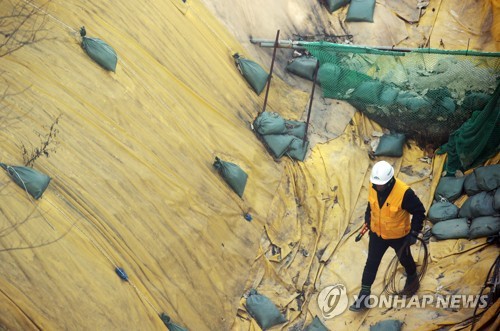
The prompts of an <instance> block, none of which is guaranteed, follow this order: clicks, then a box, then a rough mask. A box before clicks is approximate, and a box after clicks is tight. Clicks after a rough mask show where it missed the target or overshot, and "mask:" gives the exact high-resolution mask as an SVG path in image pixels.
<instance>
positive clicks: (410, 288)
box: [401, 273, 420, 297]
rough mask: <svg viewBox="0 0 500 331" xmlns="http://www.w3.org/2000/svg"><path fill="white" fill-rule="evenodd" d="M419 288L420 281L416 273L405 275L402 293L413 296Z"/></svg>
mask: <svg viewBox="0 0 500 331" xmlns="http://www.w3.org/2000/svg"><path fill="white" fill-rule="evenodd" d="M419 288H420V281H419V280H418V275H417V273H414V274H413V275H409V276H407V277H406V282H405V287H404V288H403V292H402V293H401V294H402V295H406V296H409V297H411V296H413V295H415V294H416V293H417V291H418V289H419Z"/></svg>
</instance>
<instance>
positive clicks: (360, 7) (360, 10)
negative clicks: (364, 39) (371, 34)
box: [345, 0, 376, 22]
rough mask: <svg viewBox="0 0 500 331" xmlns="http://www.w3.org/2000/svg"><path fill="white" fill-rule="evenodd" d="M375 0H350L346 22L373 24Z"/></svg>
mask: <svg viewBox="0 0 500 331" xmlns="http://www.w3.org/2000/svg"><path fill="white" fill-rule="evenodd" d="M375 2H376V1H375V0H352V1H351V4H350V5H349V9H348V10H347V16H346V18H345V21H346V22H373V12H374V11H375Z"/></svg>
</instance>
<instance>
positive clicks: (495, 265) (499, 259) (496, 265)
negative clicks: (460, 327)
mask: <svg viewBox="0 0 500 331" xmlns="http://www.w3.org/2000/svg"><path fill="white" fill-rule="evenodd" d="M494 268H495V271H494V272H493V278H498V277H499V275H498V272H499V270H500V269H499V268H500V255H499V256H497V258H496V259H495V262H493V264H492V265H491V267H490V270H489V271H488V275H486V280H485V281H484V283H483V286H482V288H481V291H480V292H479V297H481V296H482V295H483V292H484V290H485V289H486V288H487V287H488V281H489V280H490V277H491V272H492V271H493V269H494ZM495 281H498V279H493V282H495ZM494 285H497V284H495V283H494ZM495 290H496V288H492V289H491V293H494V291H495ZM490 304H491V302H490ZM478 306H479V305H476V307H475V308H474V313H473V314H472V325H471V327H470V329H471V331H472V330H474V326H475V325H476V317H477V315H478V314H477V308H478ZM482 313H484V311H482V312H481V314H482Z"/></svg>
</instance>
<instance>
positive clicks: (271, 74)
mask: <svg viewBox="0 0 500 331" xmlns="http://www.w3.org/2000/svg"><path fill="white" fill-rule="evenodd" d="M279 37H280V30H278V32H276V41H275V42H274V50H273V59H272V61H271V69H270V70H269V77H268V78H267V88H266V96H265V97H264V106H263V107H262V112H265V111H266V106H267V96H268V95H269V86H271V78H272V77H273V67H274V59H275V58H276V49H277V48H278V41H279Z"/></svg>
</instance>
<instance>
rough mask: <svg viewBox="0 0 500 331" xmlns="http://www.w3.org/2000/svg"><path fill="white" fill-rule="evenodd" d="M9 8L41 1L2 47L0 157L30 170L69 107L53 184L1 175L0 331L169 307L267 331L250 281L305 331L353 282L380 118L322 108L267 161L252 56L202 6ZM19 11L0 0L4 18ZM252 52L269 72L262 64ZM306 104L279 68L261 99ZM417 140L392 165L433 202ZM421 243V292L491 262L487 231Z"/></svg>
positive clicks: (476, 273) (192, 322)
mask: <svg viewBox="0 0 500 331" xmlns="http://www.w3.org/2000/svg"><path fill="white" fill-rule="evenodd" d="M19 3H21V4H25V6H27V8H40V7H41V8H42V10H43V11H42V12H41V13H43V14H44V16H43V17H44V18H45V22H46V23H45V25H44V28H43V30H42V31H41V32H40V34H39V38H40V39H39V40H38V41H37V42H36V43H34V44H33V45H25V46H24V47H23V48H21V49H19V50H17V51H16V52H14V53H12V54H9V55H6V56H2V57H0V68H1V70H0V91H1V92H0V93H3V94H1V95H0V98H1V99H0V101H1V106H0V107H2V108H0V109H2V111H4V110H5V113H4V114H2V115H3V117H2V130H0V141H1V146H2V148H1V159H0V162H2V163H5V164H9V165H22V164H23V161H24V160H23V153H22V149H21V147H20V146H22V145H24V146H28V149H29V148H30V147H33V148H34V147H36V146H38V144H39V141H40V139H43V137H44V136H43V133H45V132H47V130H48V127H50V125H51V124H53V123H54V121H55V119H56V118H58V117H59V116H60V117H59V121H58V124H57V130H58V132H57V139H56V140H57V145H55V151H51V152H50V154H49V157H40V158H39V159H37V160H36V162H35V164H34V168H35V169H36V170H38V171H41V172H43V173H45V174H47V175H49V176H50V177H51V178H52V180H51V182H50V184H49V187H48V188H47V190H46V191H45V193H44V194H43V196H42V198H40V199H39V200H33V199H32V198H31V197H30V196H29V195H28V194H27V193H26V192H25V191H23V190H22V189H20V187H18V186H17V185H15V184H14V183H13V181H12V180H11V179H10V178H9V177H8V175H7V174H6V173H5V172H1V171H0V181H1V199H2V204H1V210H0V259H1V262H2V263H1V267H0V329H8V330H37V329H44V330H62V329H67V330H130V329H132V330H165V329H166V326H165V324H164V323H163V322H162V320H161V319H160V317H159V315H160V314H161V313H166V314H167V315H169V316H170V317H171V319H172V321H173V322H175V323H176V324H179V325H182V326H185V327H186V328H187V329H189V330H196V331H198V330H231V329H233V330H259V327H258V325H257V324H256V322H255V320H254V319H253V318H250V316H249V315H248V313H247V312H246V310H245V308H244V303H245V301H244V298H242V297H243V295H244V294H245V292H246V291H247V290H248V289H250V288H252V287H253V288H257V289H258V291H259V293H262V294H265V295H267V296H268V297H269V298H270V299H271V300H272V301H273V302H274V303H275V304H277V305H278V307H279V308H280V309H282V310H283V311H284V312H285V315H286V317H287V319H288V321H289V322H288V323H287V324H284V325H281V326H279V327H277V328H276V329H280V328H281V329H283V330H286V329H287V328H289V327H292V326H296V325H299V326H297V328H298V329H300V325H302V324H304V323H306V324H307V323H308V322H310V321H311V320H312V318H313V317H314V316H315V315H318V316H320V315H321V312H320V311H319V307H318V305H317V302H316V297H317V294H318V291H319V290H320V289H321V288H322V287H324V286H326V285H330V284H334V283H336V282H343V283H344V284H345V285H346V287H347V288H348V291H349V295H351V294H354V293H356V292H357V291H358V290H359V285H360V276H361V272H362V267H363V264H364V260H365V258H366V248H367V238H366V237H365V238H363V239H362V241H360V242H357V243H356V242H355V241H354V236H355V234H356V233H357V231H358V230H359V228H360V226H361V224H362V219H363V213H364V208H365V207H366V195H367V185H368V174H369V171H370V167H371V165H372V164H373V162H374V160H371V159H370V158H369V157H368V149H369V145H368V144H366V143H365V141H366V137H370V135H371V134H372V132H373V131H381V130H382V129H383V128H380V127H379V126H378V125H377V124H376V123H373V122H372V121H369V120H368V119H366V118H364V117H363V116H361V115H360V114H359V113H356V115H355V116H353V117H352V120H351V122H350V123H349V124H347V125H339V124H338V123H336V125H334V124H332V125H330V126H328V127H327V125H326V124H325V125H324V126H325V127H327V128H326V129H328V128H335V130H338V131H336V132H329V133H328V135H324V136H322V135H321V130H323V129H324V128H323V127H321V125H320V124H322V122H321V120H320V119H316V121H315V124H316V126H315V127H313V128H312V129H311V134H313V135H316V136H315V137H314V139H315V140H314V141H315V142H321V143H318V144H311V150H310V151H309V152H308V154H307V156H306V160H305V161H304V162H296V161H292V160H291V159H289V158H286V157H284V158H282V159H281V160H274V159H273V157H272V156H271V155H269V153H268V152H267V150H266V148H265V147H264V146H263V144H262V143H261V141H259V140H258V139H257V137H256V135H255V134H254V133H253V132H252V130H251V126H250V123H251V122H252V121H253V119H254V118H255V117H256V116H257V114H258V112H259V111H261V110H262V107H263V102H264V96H263V95H261V96H257V95H256V94H255V93H254V92H253V91H252V90H251V89H250V87H249V85H248V84H247V83H246V82H245V80H244V79H243V78H242V76H241V74H240V73H239V72H238V69H237V68H236V66H235V65H234V61H233V58H232V54H233V53H234V52H239V53H240V54H242V55H245V54H247V52H248V53H251V52H250V51H248V50H247V49H245V48H244V47H243V46H242V44H241V43H240V42H239V41H238V40H237V38H235V35H236V33H233V31H231V30H230V29H227V27H225V26H224V25H223V24H221V23H220V22H219V21H218V19H217V18H216V17H215V16H213V15H212V13H211V12H209V11H208V10H207V9H206V8H205V7H204V5H203V4H202V3H200V2H198V1H190V0H188V1H187V2H186V3H184V2H183V1H181V0H179V1H177V0H169V1H162V2H158V1H156V2H155V1H146V2H131V1H115V0H111V1H104V2H103V1H96V0H90V1H77V0H68V1H61V0H52V1H51V2H50V3H49V4H47V5H46V6H44V5H43V4H44V2H42V1H40V2H26V1H24V0H23V1H19ZM245 5H251V2H247V1H244V2H242V4H238V8H239V10H241V9H242V8H243V9H244V6H245ZM33 6H34V7H33ZM235 6H236V5H235ZM310 6H311V8H317V2H314V5H313V4H310ZM293 8H295V7H293V6H291V7H289V8H288V9H289V11H290V12H292V13H294V11H293ZM260 9H261V10H262V8H260ZM264 9H265V8H264ZM322 9H324V8H322ZM322 9H321V13H320V14H318V15H326V12H323V10H322ZM10 12H11V7H10V2H0V16H6V15H8V14H9V13H10ZM270 13H272V11H270ZM320 17H323V16H320ZM330 19H332V18H330V17H329V18H328V20H330ZM81 26H85V27H86V30H87V36H89V37H98V38H100V39H102V40H104V41H106V42H107V43H109V45H111V46H112V47H113V48H114V50H115V51H116V53H117V54H118V65H117V69H116V73H110V72H107V71H105V70H104V69H102V68H101V67H99V66H98V65H97V64H96V63H95V62H93V61H92V60H91V59H90V58H89V57H88V56H87V55H86V54H85V52H84V51H83V49H82V48H81V46H80V36H79V33H78V30H79V28H80V27H81ZM291 28H293V26H291V27H290V29H291ZM273 31H275V29H274V28H273ZM434 33H436V32H434ZM398 34H399V33H398ZM266 37H267V36H266ZM2 38H3V37H2ZM474 45H476V44H474ZM262 59H265V60H267V59H268V57H263V58H262ZM255 60H256V61H257V62H259V63H260V64H261V65H262V66H263V68H265V69H266V70H268V68H269V66H270V61H262V60H261V59H259V58H257V59H255ZM308 98H309V93H308V92H304V91H302V90H298V89H295V88H293V87H291V86H290V85H289V84H287V83H286V82H284V81H283V80H281V79H280V78H279V77H278V76H276V77H274V78H273V80H272V85H271V89H270V94H269V98H268V103H267V110H268V111H275V112H278V113H279V114H280V115H281V116H282V117H284V118H287V119H295V120H298V119H301V118H302V119H303V118H304V110H305V109H306V108H307V105H308ZM315 107H318V106H317V105H316V106H315ZM319 108H320V107H319ZM339 108H340V106H339ZM314 109H317V108H314ZM335 109H336V104H335V103H333V104H332V105H331V106H329V107H328V111H329V112H328V114H327V115H323V116H324V119H325V122H323V124H324V123H333V122H335V121H338V122H341V123H344V124H345V123H348V122H349V118H346V114H352V113H353V110H352V109H347V110H345V111H343V112H342V114H336V113H335ZM6 110H8V111H6ZM315 116H316V115H315ZM339 118H341V119H342V120H339ZM40 133H42V135H41V136H40ZM332 137H336V138H335V139H331V138H332ZM409 146H411V147H409ZM409 146H406V147H405V153H404V157H403V158H399V159H398V158H393V159H388V160H389V161H390V162H391V163H393V164H394V166H395V168H396V173H397V176H398V177H399V178H401V179H403V180H405V181H406V182H407V183H408V184H410V185H411V186H412V187H413V188H414V190H415V192H416V193H417V195H418V196H419V197H420V198H421V199H422V201H423V202H424V204H425V205H426V207H427V208H428V207H429V206H430V203H431V201H432V196H433V190H434V189H435V187H436V185H437V182H438V180H439V176H440V171H441V168H442V165H443V163H444V160H445V157H444V156H439V157H434V158H432V163H427V162H426V161H425V160H428V159H426V158H425V156H428V151H423V150H421V149H420V148H418V147H417V146H416V145H415V144H410V145H409ZM216 156H217V157H220V158H221V159H223V160H226V161H230V162H233V163H235V164H238V165H239V166H240V167H241V168H242V169H243V170H244V171H245V172H246V173H247V174H248V182H247V185H246V189H245V192H244V194H243V198H242V199H240V198H239V197H238V196H237V195H236V194H235V193H234V192H233V191H232V190H231V189H230V188H229V186H228V185H227V184H226V183H225V182H224V180H223V179H222V178H221V176H220V175H219V174H218V173H217V171H216V169H214V167H213V166H212V164H213V162H214V159H215V157H216ZM421 159H424V161H422V160H421ZM496 160H497V161H495V162H496V163H498V159H496ZM247 213H249V214H250V215H251V216H252V220H251V221H248V220H247V219H245V217H244V215H245V214H247ZM414 249H415V254H414V256H418V257H419V261H420V259H421V258H422V254H421V252H420V250H419V249H420V247H419V246H418V245H417V246H416V247H415V248H414ZM429 249H430V252H431V263H430V265H429V270H428V274H427V276H426V278H425V279H424V281H423V283H422V288H421V290H420V291H421V292H422V293H436V291H440V293H449V292H453V291H459V292H460V291H462V292H463V291H467V293H469V292H470V293H476V292H478V291H479V290H480V287H481V285H482V282H484V279H483V276H485V275H486V273H487V270H488V268H489V266H490V265H491V263H492V262H493V261H494V259H495V258H496V254H498V250H497V249H495V248H494V247H492V246H486V245H485V240H484V239H481V240H475V241H467V240H448V241H443V242H434V241H432V242H431V244H430V247H429ZM390 259H391V256H389V254H387V256H386V258H385V259H384V262H383V264H382V266H381V269H380V270H381V271H382V270H383V269H384V266H387V263H388V261H389V260H390ZM117 270H118V271H120V270H123V271H124V272H126V274H127V280H123V279H122V278H120V275H119V272H118V273H117ZM441 275H442V276H441ZM122 276H123V274H122ZM381 279H382V277H381V275H379V277H378V278H377V283H376V284H375V285H374V291H378V290H380V288H381V283H380V282H381ZM489 312H490V311H489ZM471 314H472V312H471V311H469V310H464V311H459V312H451V311H443V310H438V309H425V310H416V309H415V310H411V309H408V310H400V311H389V312H381V311H380V310H379V309H373V310H371V311H369V312H367V313H365V314H357V315H355V314H354V313H351V312H346V313H344V314H343V315H341V316H339V317H336V318H334V319H329V320H326V321H324V322H325V324H326V325H327V326H328V327H329V328H330V329H346V330H347V329H349V330H350V329H356V328H361V329H367V328H368V326H369V325H371V324H373V323H375V322H376V321H379V320H381V319H386V318H389V317H391V318H397V319H400V320H402V321H404V323H405V324H406V325H410V326H412V328H413V327H415V328H417V329H418V328H420V329H438V328H440V327H442V326H453V325H456V324H459V323H461V322H463V321H464V320H466V319H468V318H470V317H471Z"/></svg>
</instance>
